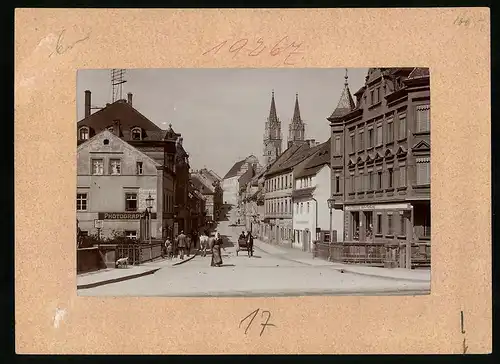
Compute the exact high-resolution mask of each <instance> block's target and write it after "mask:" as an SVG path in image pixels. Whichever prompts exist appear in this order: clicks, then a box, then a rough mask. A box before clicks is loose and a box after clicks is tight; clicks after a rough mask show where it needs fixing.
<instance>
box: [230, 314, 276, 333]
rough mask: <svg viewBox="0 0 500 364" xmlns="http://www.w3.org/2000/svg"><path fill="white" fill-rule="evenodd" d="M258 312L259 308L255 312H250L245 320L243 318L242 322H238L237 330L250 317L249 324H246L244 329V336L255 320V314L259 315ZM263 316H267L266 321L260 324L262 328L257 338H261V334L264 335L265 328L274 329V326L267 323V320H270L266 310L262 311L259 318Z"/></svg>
mask: <svg viewBox="0 0 500 364" xmlns="http://www.w3.org/2000/svg"><path fill="white" fill-rule="evenodd" d="M259 311H260V308H258V309H256V310H254V311H252V312H250V314H249V315H247V316H246V317H245V318H243V320H241V321H240V324H239V325H238V328H241V325H242V324H243V322H245V321H246V320H247V319H249V318H250V317H251V319H250V322H249V323H248V325H247V327H246V329H245V335H246V333H247V332H248V330H249V329H250V326H252V323H253V321H254V320H255V317H256V316H257V314H258V313H259ZM264 314H267V319H266V320H265V322H264V323H261V324H260V325H261V326H262V330H260V334H259V336H262V334H263V333H264V330H265V328H266V327H268V326H274V327H276V325H275V324H271V323H269V320H270V319H271V312H269V311H267V310H264V311H262V312H261V317H263V316H264Z"/></svg>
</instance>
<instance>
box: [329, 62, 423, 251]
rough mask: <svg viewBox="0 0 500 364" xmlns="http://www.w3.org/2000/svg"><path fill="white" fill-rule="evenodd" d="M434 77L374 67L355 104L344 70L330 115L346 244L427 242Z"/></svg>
mask: <svg viewBox="0 0 500 364" xmlns="http://www.w3.org/2000/svg"><path fill="white" fill-rule="evenodd" d="M429 77H430V76H429V70H428V69H426V68H370V69H369V71H368V75H367V76H366V80H365V85H364V86H363V87H362V88H361V89H360V90H358V91H357V92H356V93H355V94H354V96H355V97H356V102H355V103H354V100H353V98H352V96H351V93H350V90H349V87H348V83H347V75H346V82H345V86H344V91H343V93H342V96H341V99H340V101H339V104H338V106H337V108H336V109H335V111H334V112H333V114H332V115H331V116H330V117H329V118H327V119H328V120H329V121H330V127H331V143H332V144H331V152H332V153H331V168H332V170H331V182H332V198H333V199H334V200H335V208H336V209H341V210H343V211H344V240H345V241H375V240H377V241H390V240H392V241H395V242H397V241H401V240H403V241H411V242H417V241H423V242H424V241H427V242H428V243H430V232H431V228H430V227H431V211H430V151H431V150H430V149H431V147H430V131H431V129H430V78H429Z"/></svg>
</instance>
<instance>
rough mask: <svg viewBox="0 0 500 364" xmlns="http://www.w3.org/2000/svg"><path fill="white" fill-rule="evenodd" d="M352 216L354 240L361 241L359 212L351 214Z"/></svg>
mask: <svg viewBox="0 0 500 364" xmlns="http://www.w3.org/2000/svg"><path fill="white" fill-rule="evenodd" d="M351 216H352V232H351V235H352V240H359V212H351Z"/></svg>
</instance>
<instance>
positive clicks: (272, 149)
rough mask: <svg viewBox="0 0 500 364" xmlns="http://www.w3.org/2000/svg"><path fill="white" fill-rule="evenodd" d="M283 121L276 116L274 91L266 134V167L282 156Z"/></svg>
mask: <svg viewBox="0 0 500 364" xmlns="http://www.w3.org/2000/svg"><path fill="white" fill-rule="evenodd" d="M281 144H282V135H281V121H280V120H279V119H278V115H277V114H276V103H275V102H274V90H273V93H272V98H271V109H270V110H269V117H268V118H267V122H266V131H265V133H264V166H266V167H267V166H268V165H270V164H271V163H273V162H274V161H275V160H276V158H278V156H279V155H280V154H281Z"/></svg>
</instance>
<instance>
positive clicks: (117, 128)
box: [113, 119, 120, 136]
mask: <svg viewBox="0 0 500 364" xmlns="http://www.w3.org/2000/svg"><path fill="white" fill-rule="evenodd" d="M113 134H115V135H116V136H120V119H115V120H113Z"/></svg>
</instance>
